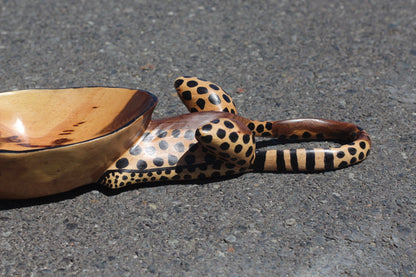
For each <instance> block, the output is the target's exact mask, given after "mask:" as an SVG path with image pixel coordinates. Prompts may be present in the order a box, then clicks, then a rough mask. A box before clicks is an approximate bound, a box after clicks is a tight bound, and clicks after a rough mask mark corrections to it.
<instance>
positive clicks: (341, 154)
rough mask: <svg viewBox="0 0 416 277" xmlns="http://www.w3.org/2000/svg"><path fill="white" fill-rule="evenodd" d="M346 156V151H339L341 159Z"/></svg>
mask: <svg viewBox="0 0 416 277" xmlns="http://www.w3.org/2000/svg"><path fill="white" fill-rule="evenodd" d="M344 156H345V153H344V151H339V152H338V153H337V157H338V158H340V159H342V158H344Z"/></svg>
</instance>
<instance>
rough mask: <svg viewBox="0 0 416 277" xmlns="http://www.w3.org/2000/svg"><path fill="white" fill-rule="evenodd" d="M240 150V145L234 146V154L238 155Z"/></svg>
mask: <svg viewBox="0 0 416 277" xmlns="http://www.w3.org/2000/svg"><path fill="white" fill-rule="evenodd" d="M241 150H243V146H242V145H241V144H238V145H236V146H235V148H234V152H235V153H240V152H241Z"/></svg>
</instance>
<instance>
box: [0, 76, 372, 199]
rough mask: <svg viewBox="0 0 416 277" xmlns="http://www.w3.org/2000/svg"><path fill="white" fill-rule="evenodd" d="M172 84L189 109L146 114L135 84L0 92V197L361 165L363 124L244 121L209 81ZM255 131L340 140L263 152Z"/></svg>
mask: <svg viewBox="0 0 416 277" xmlns="http://www.w3.org/2000/svg"><path fill="white" fill-rule="evenodd" d="M175 88H176V90H177V92H178V94H179V97H180V98H181V100H182V101H183V103H184V104H185V105H186V107H187V108H188V110H189V111H190V112H191V113H188V114H183V115H179V116H175V117H170V118H164V119H158V120H152V121H151V120H150V118H151V114H152V111H153V109H154V107H155V105H156V102H157V99H156V97H155V96H153V95H152V94H150V93H148V92H145V91H141V90H132V89H123V88H103V87H91V88H76V89H59V90H25V91H17V92H6V93H0V198H3V199H5V198H9V199H19V198H34V197H40V196H46V195H51V194H56V193H60V192H64V191H69V190H71V189H74V188H76V187H79V186H82V185H85V184H88V183H93V182H98V183H100V184H102V185H105V186H107V187H109V188H113V189H116V188H121V187H125V186H128V185H132V184H137V183H147V182H157V181H169V180H176V181H180V180H196V179H209V178H218V177H228V176H233V175H238V174H241V173H245V172H263V171H269V172H318V171H326V170H334V169H338V168H343V167H346V166H349V165H353V164H356V163H358V162H361V161H362V160H364V159H365V158H366V157H367V155H368V153H369V150H370V147H371V141H370V138H369V136H368V135H367V133H366V131H364V130H362V129H361V128H359V127H357V126H356V125H354V124H351V123H345V122H339V121H332V120H325V119H293V120H282V121H256V120H250V119H246V118H243V117H241V116H239V115H237V109H236V108H235V106H234V104H233V101H232V99H231V97H230V96H229V95H228V94H227V93H225V92H224V90H222V89H221V88H220V87H219V86H218V85H215V84H214V83H211V82H208V81H205V80H202V79H199V78H195V77H181V78H178V79H177V80H176V81H175ZM255 136H262V137H270V138H274V139H277V141H279V142H291V141H297V142H299V141H313V140H335V141H339V142H342V143H345V144H342V145H341V146H339V147H334V148H305V149H286V150H262V149H256V143H255V139H254V137H255Z"/></svg>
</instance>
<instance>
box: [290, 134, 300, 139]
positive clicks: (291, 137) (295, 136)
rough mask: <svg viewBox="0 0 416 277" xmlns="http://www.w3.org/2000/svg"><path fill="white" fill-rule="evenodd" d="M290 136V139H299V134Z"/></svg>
mask: <svg viewBox="0 0 416 277" xmlns="http://www.w3.org/2000/svg"><path fill="white" fill-rule="evenodd" d="M289 138H290V139H299V136H298V135H295V134H293V135H291V136H290V137H289Z"/></svg>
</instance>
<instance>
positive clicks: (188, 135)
mask: <svg viewBox="0 0 416 277" xmlns="http://www.w3.org/2000/svg"><path fill="white" fill-rule="evenodd" d="M184 137H185V138H186V139H187V140H192V139H194V137H195V132H194V131H193V130H187V131H186V132H185V134H184Z"/></svg>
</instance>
